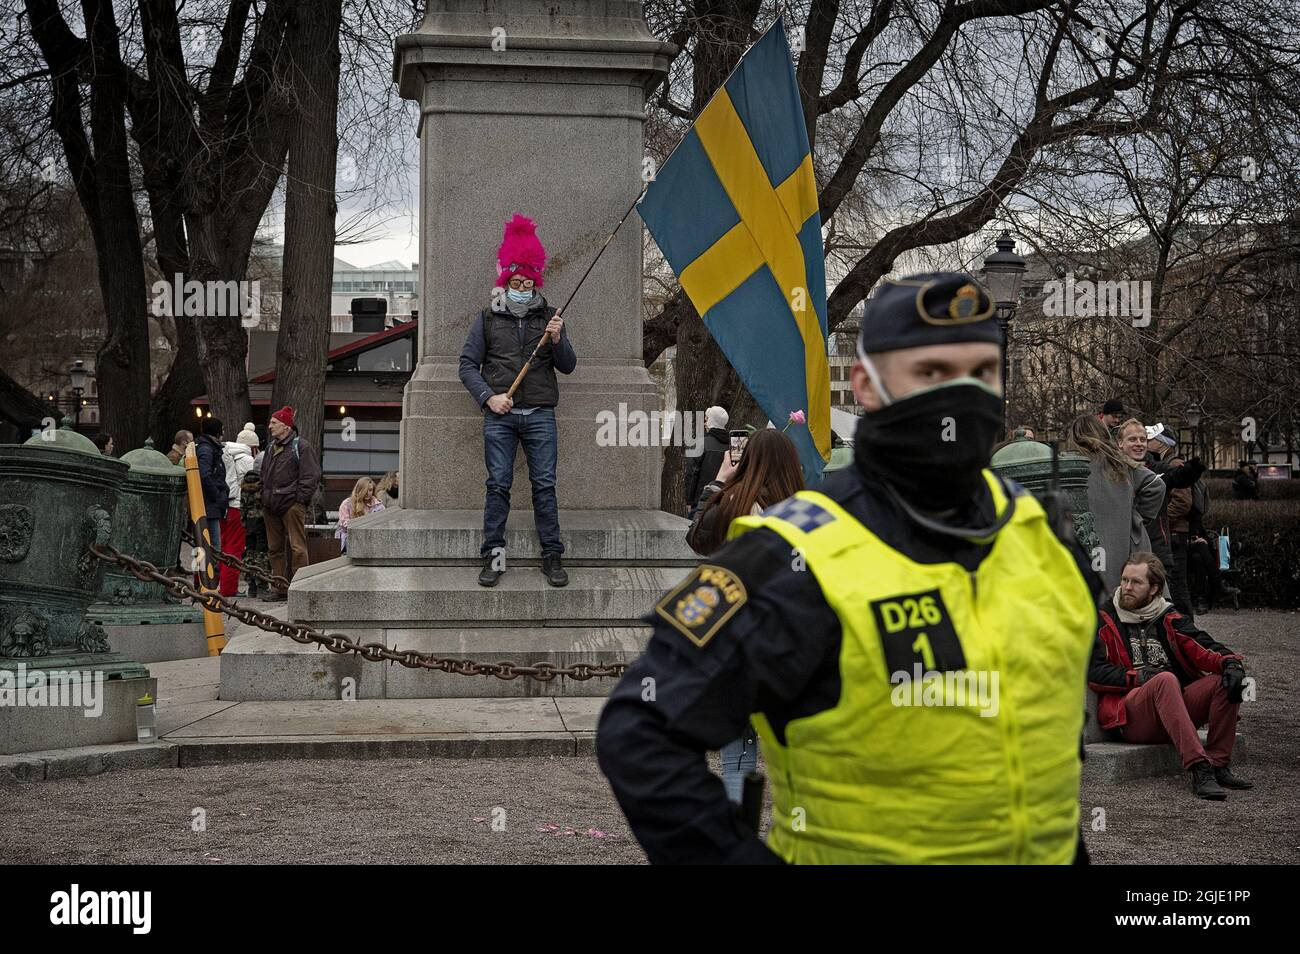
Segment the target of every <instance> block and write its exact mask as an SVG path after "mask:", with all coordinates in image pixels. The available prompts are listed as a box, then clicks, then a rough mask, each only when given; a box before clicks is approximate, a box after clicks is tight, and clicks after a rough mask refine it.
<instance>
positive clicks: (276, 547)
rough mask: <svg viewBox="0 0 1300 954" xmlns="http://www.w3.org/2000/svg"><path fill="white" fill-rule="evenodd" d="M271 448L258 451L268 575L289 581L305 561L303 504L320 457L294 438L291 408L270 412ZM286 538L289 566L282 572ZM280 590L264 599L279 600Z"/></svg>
mask: <svg viewBox="0 0 1300 954" xmlns="http://www.w3.org/2000/svg"><path fill="white" fill-rule="evenodd" d="M267 429H268V430H269V431H270V432H271V446H269V447H268V448H267V449H266V453H264V454H263V455H262V516H263V519H264V521H265V523H266V546H267V549H268V550H270V551H271V573H272V574H273V575H275V576H283V577H285V578H286V579H289V580H292V579H293V575H294V574H295V573H297V572H298V571H299V570H300V569H302V568H303V567H305V566H306V565H307V526H306V524H307V507H308V506H309V505H310V504H311V498H312V496H313V495H314V494H315V493H316V486H317V485H318V484H319V483H320V461H319V460H318V459H317V457H316V451H315V449H314V448H313V447H312V446H311V445H310V444H308V443H307V442H306V441H304V440H303V439H302V438H301V437H299V436H298V428H297V427H295V426H294V423H293V408H291V407H288V406H285V407H282V408H280V410H278V411H276V412H275V413H274V414H272V415H271V422H270V424H269V425H268V428H267ZM286 542H287V543H288V545H289V550H290V561H289V562H290V569H289V572H287V573H286V572H285V553H284V548H285V544H286ZM287 596H288V594H287V593H286V592H285V591H284V590H279V589H276V590H272V591H271V593H269V594H268V595H267V597H266V598H267V599H268V600H283V599H285V598H286V597H287Z"/></svg>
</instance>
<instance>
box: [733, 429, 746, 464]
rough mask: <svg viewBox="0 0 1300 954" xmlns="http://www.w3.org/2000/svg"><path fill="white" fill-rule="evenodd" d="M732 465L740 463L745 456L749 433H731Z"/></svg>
mask: <svg viewBox="0 0 1300 954" xmlns="http://www.w3.org/2000/svg"><path fill="white" fill-rule="evenodd" d="M730 436H731V448H730V453H731V463H732V466H735V465H736V464H739V463H740V458H741V457H743V456H744V455H745V445H746V444H748V443H749V431H731V432H730Z"/></svg>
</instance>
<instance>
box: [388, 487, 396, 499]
mask: <svg viewBox="0 0 1300 954" xmlns="http://www.w3.org/2000/svg"><path fill="white" fill-rule="evenodd" d="M388 496H390V497H392V498H393V499H394V500H396V499H397V488H396V487H389V488H388Z"/></svg>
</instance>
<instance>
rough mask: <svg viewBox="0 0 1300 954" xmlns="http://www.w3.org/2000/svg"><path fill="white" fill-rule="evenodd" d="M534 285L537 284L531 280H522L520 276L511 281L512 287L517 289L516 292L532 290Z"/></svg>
mask: <svg viewBox="0 0 1300 954" xmlns="http://www.w3.org/2000/svg"><path fill="white" fill-rule="evenodd" d="M534 284H536V283H535V282H534V281H533V280H532V279H531V278H521V277H519V276H518V275H516V276H515V277H514V278H512V279H510V287H511V288H513V289H515V291H523V290H525V289H528V288H532V287H533V285H534Z"/></svg>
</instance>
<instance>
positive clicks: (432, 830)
mask: <svg viewBox="0 0 1300 954" xmlns="http://www.w3.org/2000/svg"><path fill="white" fill-rule="evenodd" d="M1202 625H1204V626H1205V628H1206V629H1208V630H1209V631H1210V632H1212V633H1213V634H1214V635H1215V636H1216V637H1217V638H1219V639H1220V640H1221V641H1222V642H1224V643H1226V644H1227V645H1229V646H1232V647H1233V648H1234V649H1238V650H1240V651H1241V652H1243V653H1244V654H1245V656H1246V663H1247V671H1248V672H1249V673H1250V674H1251V675H1254V676H1255V677H1256V678H1257V680H1258V685H1259V689H1258V692H1259V699H1258V701H1257V702H1255V703H1250V704H1247V705H1245V706H1243V710H1242V711H1243V717H1242V731H1243V732H1244V733H1245V735H1246V737H1247V740H1248V746H1249V750H1250V756H1249V760H1248V761H1247V762H1246V763H1245V764H1244V765H1243V767H1242V768H1243V772H1244V773H1245V774H1247V775H1248V776H1249V777H1250V778H1251V779H1252V780H1253V781H1254V782H1255V786H1256V787H1255V788H1254V790H1252V791H1249V792H1241V793H1236V792H1234V793H1232V794H1231V795H1230V796H1229V799H1228V801H1226V802H1221V803H1213V802H1203V801H1200V800H1199V799H1196V798H1194V797H1193V796H1192V795H1191V793H1190V791H1189V790H1188V786H1187V783H1186V780H1185V779H1184V778H1181V777H1178V778H1160V779H1146V780H1141V781H1135V782H1127V783H1124V784H1122V785H1113V786H1103V785H1092V786H1087V787H1085V790H1084V793H1083V818H1084V826H1085V833H1086V836H1087V839H1088V845H1089V849H1090V851H1091V853H1092V857H1093V860H1094V861H1095V862H1099V863H1104V862H1129V863H1144V862H1145V863H1156V864H1158V863H1183V864H1188V863H1193V864H1195V863H1209V862H1220V863H1222V862H1243V863H1248V864H1276V863H1296V862H1297V861H1300V847H1298V846H1300V821H1298V819H1300V778H1298V777H1297V776H1298V773H1297V769H1298V768H1300V715H1298V714H1297V712H1296V709H1295V707H1294V701H1295V687H1296V675H1295V673H1296V672H1297V669H1300V647H1298V646H1297V642H1300V640H1298V639H1297V636H1300V615H1297V614H1294V613H1291V614H1287V613H1280V612H1270V613H1250V612H1244V611H1243V612H1241V613H1236V614H1220V615H1217V616H1207V617H1205V618H1204V619H1203V620H1202ZM715 766H716V761H715ZM0 800H2V801H3V803H4V805H5V809H6V810H5V811H4V812H3V813H0V863H3V864H16V863H25V862H34V863H45V864H70V863H86V862H89V863H135V864H142V863H143V864H157V863H175V864H231V863H334V864H340V863H385V862H389V863H480V862H481V863H503V862H504V863H515V864H519V863H524V864H527V863H548V864H557V863H558V864H569V863H578V864H622V863H636V862H642V861H644V860H645V857H644V855H643V854H642V852H641V849H640V848H639V847H638V846H637V844H636V841H635V840H634V839H633V838H632V837H631V834H630V832H629V831H628V828H627V824H626V822H625V821H624V820H623V816H622V813H621V812H620V811H619V809H618V806H617V804H615V802H614V799H613V796H612V795H611V794H610V791H609V786H608V785H607V784H606V783H605V780H604V778H603V776H601V774H600V771H599V769H598V768H597V767H596V764H595V761H594V760H593V759H588V758H530V759H448V760H435V761H420V760H384V761H351V760H339V761H315V762H292V761H287V762H263V763H248V764H243V765H225V766H212V767H207V768H195V769H147V770H140V771H128V772H118V773H109V774H107V775H101V776H96V777H93V778H84V779H67V780H63V781H57V782H40V783H32V784H24V785H18V786H12V787H7V788H6V789H5V790H4V792H3V795H2V796H0ZM195 808H203V809H205V810H206V822H207V830H206V831H201V832H195V831H193V830H192V817H193V810H194V809H195ZM1095 808H1103V809H1104V810H1105V823H1106V827H1105V830H1104V831H1093V830H1091V820H1092V818H1093V817H1094V813H1093V809H1095ZM494 809H498V811H497V812H496V814H495V816H494V811H493V810H494ZM502 810H503V812H504V814H503V813H502ZM494 819H495V820H499V822H503V823H504V830H499V831H498V830H494ZM495 827H497V828H500V827H502V825H501V824H497V825H496V826H495ZM33 833H38V835H37V836H36V837H33Z"/></svg>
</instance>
